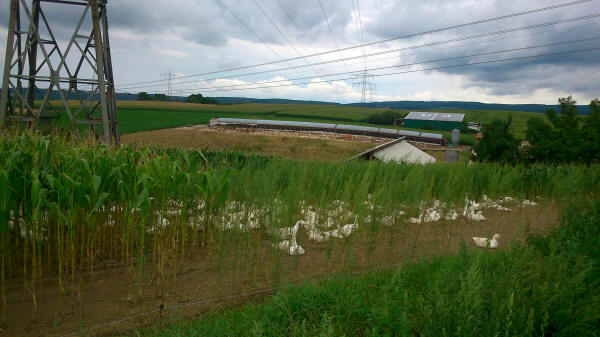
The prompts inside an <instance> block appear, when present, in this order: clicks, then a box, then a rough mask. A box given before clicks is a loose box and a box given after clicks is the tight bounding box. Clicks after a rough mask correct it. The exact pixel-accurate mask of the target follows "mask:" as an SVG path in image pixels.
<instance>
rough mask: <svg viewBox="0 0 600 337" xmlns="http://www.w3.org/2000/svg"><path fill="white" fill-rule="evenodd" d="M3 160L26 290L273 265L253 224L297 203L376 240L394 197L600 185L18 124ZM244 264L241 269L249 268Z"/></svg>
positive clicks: (409, 203) (403, 201) (18, 273)
mask: <svg viewBox="0 0 600 337" xmlns="http://www.w3.org/2000/svg"><path fill="white" fill-rule="evenodd" d="M0 158H2V161H0V248H1V249H0V255H1V256H0V259H1V261H0V262H1V276H2V288H3V289H4V286H5V280H7V279H14V278H22V279H23V282H27V287H28V289H29V290H30V291H31V292H32V294H34V296H33V298H35V292H36V284H40V282H41V276H42V275H45V274H47V273H56V274H57V275H58V282H59V285H60V286H61V288H62V289H63V290H65V289H64V287H65V284H70V285H71V286H73V285H74V284H75V283H76V281H77V277H78V275H80V273H82V272H86V271H93V270H94V268H96V267H97V266H98V265H100V264H103V263H108V262H109V261H117V262H118V263H121V264H122V265H124V266H127V267H128V270H129V272H130V273H131V274H132V280H135V279H136V278H137V280H139V281H141V280H142V279H143V277H144V273H146V272H147V270H146V269H147V267H146V266H147V265H148V264H152V266H153V268H155V269H156V270H154V271H153V272H155V273H157V274H158V275H159V277H162V275H163V274H164V273H165V268H166V267H167V266H173V265H175V266H176V265H177V261H180V260H181V259H184V258H186V257H189V256H193V255H194V254H196V253H197V252H204V251H206V249H207V247H210V249H213V250H214V251H215V252H216V253H217V254H219V256H220V257H221V264H222V265H228V264H229V265H233V266H234V269H235V268H236V267H235V266H238V265H243V264H242V262H240V261H242V260H240V259H242V258H243V257H244V258H245V257H248V256H252V259H254V260H252V261H257V260H261V261H264V260H267V261H270V262H269V263H271V264H272V265H273V268H274V270H276V268H280V266H278V263H279V262H278V261H279V260H278V259H279V258H278V255H277V254H275V253H268V254H275V255H268V256H266V257H262V256H259V255H257V254H259V253H257V252H259V250H258V248H257V247H258V246H259V243H261V242H263V241H261V240H262V239H263V236H262V233H264V232H265V227H266V226H269V227H288V226H293V225H294V224H295V223H296V221H297V220H299V219H301V218H302V217H303V215H302V208H301V207H300V205H301V204H302V203H304V204H306V205H311V206H313V207H315V208H317V209H324V210H326V209H331V208H332V207H334V205H335V204H336V200H341V201H343V202H344V204H345V205H346V206H345V207H346V209H347V210H350V211H351V212H352V213H353V214H354V215H356V216H357V217H359V218H360V219H361V228H364V230H363V232H364V233H365V235H367V236H368V237H369V240H371V244H372V245H375V244H376V243H377V240H379V238H380V236H378V233H380V232H381V230H382V228H383V227H384V225H385V224H384V222H383V221H382V216H383V215H387V214H392V213H393V212H394V211H395V210H397V209H398V207H399V205H406V208H407V209H409V210H413V211H414V212H416V211H417V210H418V209H419V207H420V204H421V202H422V201H430V200H432V199H439V200H442V201H446V202H451V203H453V204H456V205H461V203H463V202H464V198H465V196H468V197H469V198H471V199H477V198H479V197H481V196H482V195H483V194H487V195H489V196H490V197H500V196H504V195H510V196H514V197H536V196H540V197H544V198H553V199H562V198H569V197H570V196H572V195H578V196H581V197H585V198H597V197H598V194H599V193H600V191H599V190H598V189H597V186H599V185H600V170H599V169H598V167H597V166H587V167H586V166H568V165H567V166H544V165H538V166H529V167H525V166H500V165H493V164H474V165H470V166H468V165H460V164H458V165H429V166H410V165H395V164H384V163H380V162H359V161H355V162H350V163H317V162H296V161H292V160H286V159H275V158H267V157H263V156H248V155H242V154H239V153H235V152H206V151H192V150H184V149H157V148H150V147H138V146H127V147H120V148H111V147H107V146H105V145H102V144H96V143H94V142H92V141H87V142H75V141H73V140H69V139H68V138H67V137H66V136H57V135H39V134H35V133H26V132H17V131H9V132H4V133H3V134H2V135H1V137H0ZM367 200H370V202H371V203H372V204H373V205H376V206H377V207H371V208H370V207H368V204H366V203H365V201H367ZM236 205H237V206H236ZM236 207H237V208H236ZM252 210H256V212H255V211H252ZM235 212H238V213H239V214H241V215H239V216H238V218H241V220H240V219H237V220H234V221H238V222H240V221H241V222H247V221H248V218H249V217H251V216H253V217H255V218H256V219H257V222H258V223H260V224H261V225H262V227H263V228H262V229H261V230H257V231H250V232H244V231H242V232H241V233H240V231H238V230H231V231H224V230H222V229H221V227H222V226H223V225H226V223H227V222H228V221H229V220H230V218H231V216H232V213H235ZM343 216H344V215H341V216H340V218H339V219H338V220H339V221H345V219H343ZM321 220H323V219H321ZM399 221H400V219H399ZM344 223H347V222H344ZM342 224H343V223H342ZM253 254H254V255H253ZM278 254H279V253H278ZM253 266H254V263H248V264H246V265H245V266H244V268H246V269H243V271H244V272H248V273H254V272H255V270H254V269H253V268H254V267H253ZM230 269H231V268H229V269H228V268H224V270H230ZM274 274H277V273H276V272H275V271H274ZM65 281H69V282H65ZM134 283H135V284H138V285H139V288H138V289H137V292H138V293H139V294H140V295H141V293H142V291H143V289H141V284H142V282H137V283H136V282H133V281H132V289H133V285H134ZM3 300H4V301H5V299H4V298H3Z"/></svg>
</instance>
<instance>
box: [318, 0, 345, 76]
mask: <svg viewBox="0 0 600 337" xmlns="http://www.w3.org/2000/svg"><path fill="white" fill-rule="evenodd" d="M317 1H318V2H319V6H320V7H321V13H323V18H324V19H325V22H326V23H327V28H329V33H330V34H331V38H333V42H334V43H335V49H336V50H337V51H338V55H339V56H340V58H342V59H343V56H342V53H341V52H340V46H339V45H338V43H337V40H336V39H335V35H333V30H332V29H331V25H330V24H329V19H327V14H325V8H324V7H323V3H322V2H321V0H317ZM344 65H346V62H345V61H344ZM346 70H349V69H348V66H347V65H346Z"/></svg>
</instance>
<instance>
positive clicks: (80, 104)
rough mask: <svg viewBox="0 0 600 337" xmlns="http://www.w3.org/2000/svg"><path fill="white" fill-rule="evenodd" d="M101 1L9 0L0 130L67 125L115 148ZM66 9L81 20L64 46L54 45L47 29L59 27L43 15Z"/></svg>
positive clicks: (103, 3)
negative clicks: (14, 124) (15, 126)
mask: <svg viewBox="0 0 600 337" xmlns="http://www.w3.org/2000/svg"><path fill="white" fill-rule="evenodd" d="M106 2H107V0H69V1H64V0H10V18H9V24H8V36H7V39H6V57H5V59H4V60H5V62H4V73H3V75H4V77H3V80H2V96H1V101H0V104H1V105H0V128H1V127H4V125H6V124H7V123H8V122H25V123H26V124H27V125H29V126H31V127H35V126H37V125H39V124H45V123H50V122H54V123H55V124H56V125H57V126H58V125H62V124H63V123H64V122H67V123H68V124H69V125H70V127H72V128H73V130H74V132H75V133H76V134H79V132H80V130H82V126H87V128H88V129H89V131H91V132H93V133H94V134H96V135H97V136H99V137H103V139H104V141H105V142H106V143H108V144H113V143H115V144H119V124H118V119H117V105H116V97H115V87H114V80H113V71H112V60H111V56H110V44H109V39H108V21H107V18H106ZM42 4H43V6H42ZM67 7H68V8H67ZM69 8H71V9H72V8H80V9H81V12H80V13H81V15H80V16H79V15H78V16H77V17H75V19H78V20H77V24H76V26H75V27H74V32H73V34H72V35H71V36H70V37H68V40H67V41H68V42H67V43H66V44H65V45H59V43H58V40H61V37H59V38H58V40H57V37H56V36H55V34H54V32H53V28H55V26H58V24H61V22H52V21H49V18H48V17H47V16H46V14H45V12H44V11H45V10H49V11H64V12H67V13H71V12H70V11H67V9H69ZM62 24H64V23H62ZM36 100H38V101H37V102H36ZM57 102H58V103H57ZM65 113H66V117H67V118H61V116H62V115H63V114H65Z"/></svg>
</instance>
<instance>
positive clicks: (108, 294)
mask: <svg viewBox="0 0 600 337" xmlns="http://www.w3.org/2000/svg"><path fill="white" fill-rule="evenodd" d="M558 208H559V206H558V204H557V203H551V202H547V203H541V204H538V205H536V206H533V207H526V208H521V207H514V208H513V211H512V212H499V211H495V210H491V209H490V210H487V211H486V218H487V219H486V221H484V222H470V221H468V220H466V219H465V218H462V217H461V218H459V220H457V221H454V222H444V221H441V222H437V223H429V224H421V225H414V224H398V225H395V226H394V227H393V228H391V229H385V230H381V231H379V232H370V231H369V230H368V229H367V228H366V227H365V228H361V229H360V230H359V231H358V232H357V233H355V234H353V235H352V236H350V237H349V238H347V239H345V240H334V241H331V242H329V243H314V242H312V241H309V240H308V239H307V238H306V233H304V231H303V230H302V229H301V230H300V233H299V236H298V241H299V243H300V245H301V246H303V247H304V248H305V249H306V254H305V255H303V256H299V257H292V256H288V255H286V254H284V253H282V252H280V251H278V250H274V249H272V248H270V245H269V241H268V236H267V234H265V233H264V231H261V230H256V231H253V232H251V233H247V234H245V235H242V236H240V237H239V240H238V239H235V240H232V241H231V242H230V246H229V248H230V251H229V252H227V251H225V252H217V251H215V250H214V249H212V248H211V247H204V248H202V249H197V250H195V251H194V252H193V253H194V254H193V257H189V258H186V259H185V260H184V261H180V262H178V264H177V265H176V266H170V268H168V271H167V272H166V273H165V275H166V276H165V277H164V279H159V278H157V277H156V273H155V272H154V266H152V265H147V266H146V267H145V273H144V278H143V282H142V283H141V284H138V283H136V282H135V275H134V274H133V273H135V270H134V271H133V273H132V271H129V270H128V269H127V268H123V267H113V268H105V269H98V270H96V272H94V273H93V274H83V275H76V276H75V278H74V282H73V283H71V279H70V277H69V278H68V279H67V280H65V284H64V293H63V295H62V296H60V295H59V293H60V291H59V288H58V286H57V280H56V279H55V278H53V277H49V278H48V279H47V280H45V282H44V286H43V288H42V289H39V290H38V291H37V292H36V303H37V304H36V308H35V309H36V310H34V304H33V299H32V294H31V293H30V292H29V291H28V290H27V289H26V284H23V282H22V281H11V282H8V284H7V294H8V311H7V316H6V317H5V320H4V321H3V322H2V323H1V324H0V329H1V330H0V335H1V336H54V335H61V336H62V335H68V334H74V335H77V333H78V331H79V329H82V331H83V334H84V335H86V336H89V335H98V334H117V333H119V332H127V331H130V330H131V329H133V328H136V327H140V326H147V325H153V324H166V323H167V322H169V321H170V320H172V319H174V318H177V317H182V316H185V317H188V316H197V315H199V314H200V313H202V312H204V311H206V310H212V309H216V308H219V307H221V306H224V305H235V304H238V303H244V302H247V301H250V300H252V299H253V298H257V297H261V296H265V295H266V294H269V293H270V290H269V289H272V288H275V287H279V286H281V285H285V284H288V283H292V282H301V281H303V280H310V279H315V278H319V277H324V276H327V275H332V274H336V273H342V272H354V273H355V272H360V271H365V270H370V269H372V268H377V267H381V266H389V265H397V264H400V263H405V262H408V261H411V260H414V259H418V258H424V257H430V256H434V255H439V254H445V253H453V252H456V251H457V249H458V247H459V245H460V242H461V240H462V239H464V240H466V242H467V244H468V245H471V246H472V245H473V243H472V241H471V239H470V238H471V236H490V235H491V234H493V233H500V234H501V235H502V239H501V241H500V247H501V248H505V247H508V245H509V244H510V242H512V241H513V240H515V239H516V238H518V237H520V236H522V235H523V234H525V233H529V232H537V233H543V232H544V231H545V230H547V228H548V226H551V225H555V224H557V223H558V222H559V218H560V217H559V210H558ZM225 248H226V249H227V247H225ZM140 289H141V293H140V292H139V291H140ZM239 294H249V295H248V296H246V295H244V296H238V297H235V296H234V295H239ZM231 296H234V297H231ZM161 305H163V309H162V310H161V309H160V306H161Z"/></svg>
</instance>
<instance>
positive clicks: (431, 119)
mask: <svg viewBox="0 0 600 337" xmlns="http://www.w3.org/2000/svg"><path fill="white" fill-rule="evenodd" d="M464 121H465V114H456V113H445V112H444V113H440V112H421V111H411V113H409V114H408V115H407V116H406V117H405V118H404V127H406V128H415V129H436V130H454V129H460V128H461V127H462V125H463V123H464Z"/></svg>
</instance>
